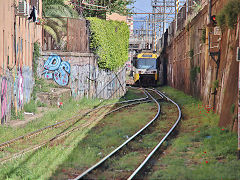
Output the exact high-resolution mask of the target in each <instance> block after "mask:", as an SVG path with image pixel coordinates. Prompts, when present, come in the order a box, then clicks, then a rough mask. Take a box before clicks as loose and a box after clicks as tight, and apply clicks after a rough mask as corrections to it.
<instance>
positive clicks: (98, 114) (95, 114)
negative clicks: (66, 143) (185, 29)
mask: <svg viewBox="0 0 240 180" xmlns="http://www.w3.org/2000/svg"><path fill="white" fill-rule="evenodd" d="M130 88H134V87H130ZM134 89H139V90H141V91H143V92H144V94H145V95H146V97H144V98H139V99H133V100H126V101H122V102H118V103H113V104H107V105H103V106H99V107H96V108H94V109H92V110H89V111H88V112H86V113H84V114H79V115H76V116H74V117H72V118H70V119H67V120H64V121H61V122H58V123H55V124H53V125H50V126H46V127H44V128H40V129H38V130H36V131H33V132H30V133H28V134H25V135H23V136H19V137H17V138H14V139H12V140H9V141H6V142H4V143H1V144H0V151H3V152H4V151H7V150H6V149H7V148H8V147H14V146H15V145H16V144H18V143H19V142H21V141H26V140H28V141H29V139H34V138H38V136H40V135H41V134H43V133H48V132H52V131H54V130H55V129H59V130H58V132H57V133H55V134H54V133H53V136H52V137H51V138H49V139H45V140H42V141H40V142H38V143H36V144H34V145H30V146H29V147H26V148H24V149H21V150H19V151H18V152H15V153H13V154H9V155H7V156H5V157H3V158H1V159H0V163H1V164H3V163H5V162H7V161H10V160H12V159H15V158H17V157H19V156H21V155H23V154H25V153H28V152H31V151H36V150H38V149H40V148H42V147H44V146H46V145H48V144H50V143H53V142H54V141H56V140H58V139H60V138H63V137H65V136H67V135H68V134H70V133H72V132H74V131H78V130H83V129H84V128H86V127H88V126H90V125H91V124H92V123H94V122H96V121H98V120H100V119H101V118H103V117H105V116H107V115H109V114H111V113H113V112H116V111H119V110H120V109H123V108H127V107H129V106H134V105H137V104H141V103H148V102H155V104H156V106H157V113H156V114H155V116H154V118H153V119H152V120H151V121H149V123H147V124H146V125H145V126H144V127H143V128H141V129H140V130H139V131H138V132H137V133H135V134H134V135H133V136H131V137H130V138H128V139H127V140H126V141H125V142H124V143H123V144H121V145H120V146H119V147H117V148H116V149H115V150H113V151H112V152H111V153H110V154H108V155H107V156H106V157H104V158H103V159H102V160H100V161H99V162H97V163H96V164H95V165H93V166H92V167H90V168H89V169H87V170H86V171H84V172H82V174H80V175H79V176H77V177H76V176H75V179H74V180H76V179H94V177H96V174H95V175H94V171H95V173H96V172H97V173H98V172H99V171H97V169H98V168H100V169H102V170H103V169H104V170H105V167H104V164H105V163H106V161H108V160H109V159H110V158H113V157H116V156H117V154H118V153H120V154H121V151H123V150H122V149H124V148H128V147H130V146H131V143H132V142H134V141H135V140H139V138H141V135H142V134H144V133H147V132H146V131H148V129H149V128H151V126H153V125H154V123H155V121H156V120H157V119H158V117H159V115H160V112H161V106H160V103H159V101H162V100H165V101H169V102H171V103H173V104H174V105H175V106H176V107H177V109H178V118H177V120H176V122H175V124H174V125H173V126H172V127H171V129H170V130H169V131H168V132H166V135H165V136H164V137H163V138H162V139H161V141H160V142H159V143H158V144H157V145H156V146H155V148H154V149H153V150H152V151H151V152H149V154H148V155H147V157H146V158H145V159H144V161H142V163H141V164H140V165H139V166H138V167H137V168H136V169H135V171H134V172H131V174H130V176H129V177H128V179H134V178H136V177H139V174H141V173H142V169H144V167H145V166H146V164H148V161H149V160H150V159H151V157H152V156H153V155H154V154H155V153H156V152H157V150H158V149H159V147H160V146H161V145H162V144H163V142H164V141H165V140H166V139H167V137H168V136H169V135H170V134H171V133H172V132H173V131H174V129H175V128H176V126H177V124H178V123H179V121H180V119H181V110H180V108H179V106H178V105H177V104H176V103H175V102H174V101H172V100H171V99H170V98H169V97H167V96H166V95H164V94H163V93H161V92H160V91H158V90H156V89H149V88H134ZM113 106H114V108H113ZM116 106H118V107H116ZM86 119H88V120H86ZM80 120H81V121H80ZM82 120H83V121H82ZM153 129H154V128H153ZM59 131H60V132H59ZM139 136H140V137H139ZM129 144H130V145H129ZM6 154H7V153H6ZM102 170H101V171H102ZM101 171H100V172H101Z"/></svg>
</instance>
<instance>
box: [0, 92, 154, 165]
mask: <svg viewBox="0 0 240 180" xmlns="http://www.w3.org/2000/svg"><path fill="white" fill-rule="evenodd" d="M144 94H145V95H146V97H145V98H139V99H134V100H127V101H121V102H117V103H111V104H107V105H103V106H101V107H97V108H95V109H92V110H91V112H93V111H94V110H96V109H100V108H102V107H106V106H110V105H114V104H122V103H127V102H134V101H137V102H134V103H130V104H126V105H123V106H121V107H118V108H116V109H114V110H112V111H110V112H108V113H107V114H105V115H104V116H106V115H109V114H110V113H112V112H115V111H117V110H119V109H122V108H124V107H127V106H132V105H135V104H141V103H147V102H150V101H151V100H147V99H148V97H149V96H148V94H146V92H144ZM85 114H86V115H87V114H89V112H87V113H85ZM71 119H72V118H71ZM65 121H66V120H65ZM92 122H93V121H91V122H86V123H84V124H81V125H79V126H76V127H74V128H72V129H70V130H67V131H63V132H61V133H59V134H57V135H55V136H54V137H53V138H51V139H48V140H45V141H44V142H42V143H40V144H37V145H34V146H32V147H29V148H26V149H24V150H21V151H20V152H18V153H15V154H13V155H11V156H9V157H5V158H2V159H0V164H3V163H5V162H7V161H9V160H11V159H14V158H17V157H19V156H21V155H23V154H26V153H27V152H30V151H33V150H37V149H40V148H41V147H43V146H45V145H47V144H48V143H49V142H53V141H55V140H57V139H59V138H61V137H64V136H66V135H68V134H70V133H72V132H75V131H76V130H79V129H80V128H83V127H87V126H88V125H90V124H91V123H92Z"/></svg>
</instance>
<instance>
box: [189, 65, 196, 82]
mask: <svg viewBox="0 0 240 180" xmlns="http://www.w3.org/2000/svg"><path fill="white" fill-rule="evenodd" d="M196 77H197V67H193V68H191V70H190V80H191V81H192V82H194V81H195V80H196Z"/></svg>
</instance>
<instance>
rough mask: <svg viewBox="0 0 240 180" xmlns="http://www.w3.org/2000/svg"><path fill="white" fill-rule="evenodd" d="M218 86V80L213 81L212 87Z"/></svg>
mask: <svg viewBox="0 0 240 180" xmlns="http://www.w3.org/2000/svg"><path fill="white" fill-rule="evenodd" d="M218 86H219V80H216V81H214V82H213V89H217V88H218Z"/></svg>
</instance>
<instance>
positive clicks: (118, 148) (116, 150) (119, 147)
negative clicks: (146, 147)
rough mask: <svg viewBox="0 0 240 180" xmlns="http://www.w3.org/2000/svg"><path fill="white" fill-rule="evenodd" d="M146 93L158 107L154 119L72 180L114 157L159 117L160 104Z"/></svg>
mask: <svg viewBox="0 0 240 180" xmlns="http://www.w3.org/2000/svg"><path fill="white" fill-rule="evenodd" d="M146 93H147V94H148V96H150V97H151V99H152V100H153V101H154V102H155V103H156V104H157V107H158V112H157V114H156V115H155V117H154V118H153V119H152V120H151V121H150V122H148V123H147V124H146V125H145V126H144V127H143V128H141V129H140V130H139V131H138V132H136V133H135V134H134V135H133V136H131V137H130V138H129V139H128V140H126V141H125V142H124V143H122V144H121V145H120V146H118V147H117V148H116V149H115V150H113V151H112V152H111V153H109V154H108V155H107V156H105V157H104V158H103V159H101V160H100V161H99V162H97V163H96V164H94V165H93V166H92V167H90V168H89V169H87V170H86V171H84V172H83V173H82V174H80V175H79V176H77V177H76V178H74V180H78V179H81V178H83V177H84V176H85V175H87V174H88V173H90V172H91V171H92V170H94V169H95V168H97V167H98V166H100V165H101V164H102V163H103V162H105V161H106V160H107V159H109V158H110V157H111V156H112V155H114V154H115V153H116V152H118V151H119V150H120V149H121V148H122V147H124V146H125V145H126V144H127V143H129V142H130V141H132V140H133V139H134V138H135V137H136V136H138V135H139V134H140V133H142V132H143V130H145V129H146V128H147V127H148V126H149V125H151V124H152V123H153V122H154V121H155V120H156V119H157V118H158V116H159V114H160V109H161V108H160V104H159V102H158V101H157V100H156V99H155V98H154V97H153V96H152V95H151V94H150V93H149V92H147V91H146Z"/></svg>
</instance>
